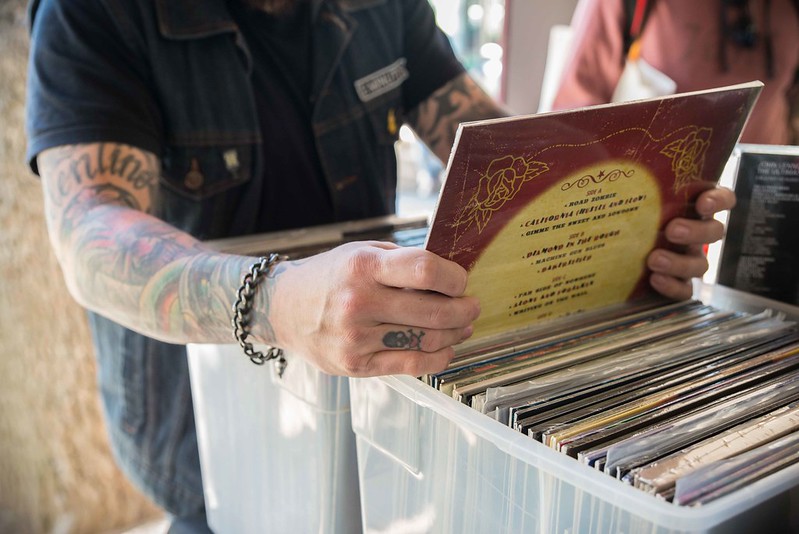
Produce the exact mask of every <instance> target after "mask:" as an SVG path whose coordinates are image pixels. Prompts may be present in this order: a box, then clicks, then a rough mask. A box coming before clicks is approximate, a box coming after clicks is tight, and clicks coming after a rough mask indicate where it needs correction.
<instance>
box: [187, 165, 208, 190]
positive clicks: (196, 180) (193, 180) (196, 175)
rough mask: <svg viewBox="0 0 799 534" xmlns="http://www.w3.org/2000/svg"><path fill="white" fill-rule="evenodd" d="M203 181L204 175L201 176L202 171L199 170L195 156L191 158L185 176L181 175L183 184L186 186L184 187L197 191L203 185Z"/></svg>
mask: <svg viewBox="0 0 799 534" xmlns="http://www.w3.org/2000/svg"><path fill="white" fill-rule="evenodd" d="M204 183H205V176H203V173H201V172H200V164H199V163H197V159H196V158H192V160H191V169H189V172H187V173H186V176H184V177H183V185H185V186H186V189H189V190H191V191H197V190H198V189H200V188H201V187H202V186H203V184H204Z"/></svg>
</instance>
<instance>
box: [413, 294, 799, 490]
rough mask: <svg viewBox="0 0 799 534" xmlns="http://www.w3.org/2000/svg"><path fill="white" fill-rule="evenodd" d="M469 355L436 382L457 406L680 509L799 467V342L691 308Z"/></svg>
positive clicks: (753, 321) (763, 321) (765, 324)
mask: <svg viewBox="0 0 799 534" xmlns="http://www.w3.org/2000/svg"><path fill="white" fill-rule="evenodd" d="M601 316H602V314H598V316H597V314H594V318H595V319H594V321H593V322H591V323H590V324H585V319H586V318H582V319H581V321H580V323H582V324H583V326H582V327H577V328H575V325H574V324H568V323H565V324H562V325H560V326H559V327H558V326H557V322H556V323H553V327H552V328H556V329H557V330H556V331H555V332H554V333H552V334H550V335H548V336H546V335H545V336H539V337H537V338H536V339H534V340H532V341H527V342H525V341H523V340H522V341H520V340H518V339H517V340H516V341H514V342H512V343H508V344H506V345H502V344H501V343H499V344H498V346H496V347H493V348H491V347H489V348H487V347H485V346H483V347H480V348H479V349H476V350H474V351H472V352H465V353H462V354H460V355H459V356H458V358H457V359H456V360H455V361H453V363H452V364H451V365H450V367H449V368H448V369H447V370H446V371H444V372H442V373H439V374H436V375H430V376H428V377H426V380H427V382H428V383H429V384H430V385H431V386H433V387H435V388H437V389H438V390H440V391H442V392H444V393H446V394H448V395H451V396H453V397H454V398H455V399H457V400H459V401H461V402H463V403H465V404H468V405H470V406H472V407H473V408H475V409H477V410H480V411H482V412H484V413H486V414H489V415H491V416H493V417H494V418H496V419H498V420H500V421H501V422H503V423H506V424H508V425H510V426H511V427H513V428H515V429H516V430H518V431H519V432H522V433H524V434H526V435H528V436H529V437H530V439H534V440H538V441H541V442H542V443H544V444H545V445H547V446H549V447H551V448H553V449H556V450H558V451H560V452H562V453H564V454H567V455H569V456H571V457H574V458H576V459H577V460H578V461H580V462H582V463H585V464H587V465H589V466H592V467H593V468H595V469H598V470H600V471H603V472H605V473H607V474H608V475H610V476H613V477H616V478H618V479H620V480H622V481H624V482H625V483H628V484H632V485H634V486H635V487H637V488H640V489H641V490H643V491H646V492H649V493H652V494H654V495H657V496H659V497H662V498H664V499H668V500H673V501H674V502H675V503H677V504H681V505H692V504H701V503H705V502H708V501H710V500H712V499H715V498H717V497H719V496H721V495H724V494H726V493H728V492H730V491H733V490H735V489H737V488H739V487H741V486H742V485H746V484H749V483H751V482H752V481H753V480H757V479H758V478H761V477H764V476H766V475H768V474H770V473H772V472H774V471H776V470H778V469H780V468H782V467H784V466H785V465H787V464H789V463H792V462H795V461H797V459H799V387H797V386H799V332H798V331H797V329H796V327H795V324H794V323H793V322H790V321H786V320H785V319H784V318H783V317H781V316H780V315H779V314H775V313H772V312H770V311H768V310H767V311H764V312H762V313H760V314H744V313H736V312H729V311H722V310H718V309H715V308H713V307H710V306H706V305H703V304H701V303H700V302H697V301H688V302H682V303H676V304H671V305H666V306H660V307H656V308H654V309H650V310H646V311H639V312H637V313H632V314H627V315H622V316H619V317H610V318H605V319H603V318H602V317H601Z"/></svg>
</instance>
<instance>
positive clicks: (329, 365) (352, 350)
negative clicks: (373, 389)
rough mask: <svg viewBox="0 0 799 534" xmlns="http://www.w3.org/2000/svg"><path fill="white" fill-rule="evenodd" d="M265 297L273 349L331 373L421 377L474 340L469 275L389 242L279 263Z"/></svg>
mask: <svg viewBox="0 0 799 534" xmlns="http://www.w3.org/2000/svg"><path fill="white" fill-rule="evenodd" d="M275 279H276V280H277V281H278V283H276V284H275V285H274V286H273V292H272V294H271V298H270V312H269V323H270V324H271V325H272V328H273V330H274V333H275V337H276V340H277V345H278V346H280V347H282V348H284V349H285V350H286V351H287V352H288V353H289V354H298V355H301V356H304V357H305V358H307V359H308V360H310V361H311V362H312V363H314V364H315V365H316V366H317V367H319V368H320V369H322V370H323V371H325V372H327V373H330V374H337V375H349V376H371V375H383V374H408V375H413V376H419V375H422V374H425V373H429V372H435V371H440V370H442V369H444V368H445V367H446V365H447V364H448V363H449V361H450V360H451V359H452V357H453V355H454V349H453V348H452V346H453V345H455V344H457V343H460V342H461V341H463V340H464V339H466V338H468V337H469V336H470V335H471V334H472V326H471V323H472V321H474V320H475V319H476V318H477V316H478V315H479V313H480V308H479V304H478V302H477V299H475V298H473V297H464V296H462V295H463V291H464V289H465V288H466V272H465V271H464V270H463V269H462V268H461V267H460V266H459V265H457V264H455V263H453V262H450V261H448V260H445V259H442V258H440V257H439V256H436V255H435V254H432V253H430V252H427V251H424V250H419V249H413V248H400V247H397V246H396V245H393V244H390V243H381V242H363V243H350V244H347V245H342V246H340V247H338V248H336V249H333V250H331V251H329V252H326V253H323V254H320V255H317V256H313V257H311V258H307V259H305V260H302V261H299V262H290V263H282V264H279V265H278V268H277V270H276V272H275Z"/></svg>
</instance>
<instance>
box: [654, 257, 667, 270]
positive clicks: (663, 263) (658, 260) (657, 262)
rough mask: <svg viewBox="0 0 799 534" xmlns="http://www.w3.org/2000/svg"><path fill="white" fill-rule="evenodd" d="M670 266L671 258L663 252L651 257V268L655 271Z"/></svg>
mask: <svg viewBox="0 0 799 534" xmlns="http://www.w3.org/2000/svg"><path fill="white" fill-rule="evenodd" d="M669 267H671V259H669V257H668V256H666V255H665V254H658V255H657V256H655V257H654V258H653V259H652V268H653V269H654V270H657V271H665V270H667V269H668V268H669Z"/></svg>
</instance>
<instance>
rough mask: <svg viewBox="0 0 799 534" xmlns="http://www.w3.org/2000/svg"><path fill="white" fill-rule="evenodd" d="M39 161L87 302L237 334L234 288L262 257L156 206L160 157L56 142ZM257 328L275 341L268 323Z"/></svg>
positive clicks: (66, 255)
mask: <svg viewBox="0 0 799 534" xmlns="http://www.w3.org/2000/svg"><path fill="white" fill-rule="evenodd" d="M38 162H39V167H40V172H41V175H42V181H43V185H44V188H45V191H46V193H45V204H46V211H47V215H48V225H49V229H50V236H51V240H52V241H53V245H54V248H55V249H56V252H57V254H58V257H59V261H60V263H61V266H62V269H63V271H64V275H65V279H66V280H67V283H68V285H69V287H70V290H71V291H72V293H73V295H74V296H75V298H76V299H77V300H78V301H79V302H80V303H81V304H83V305H84V306H86V307H87V308H90V309H92V310H94V311H97V312H99V313H102V314H104V315H106V316H107V317H109V318H111V319H113V320H115V321H117V322H119V323H120V324H123V325H125V326H128V327H129V328H132V329H134V330H137V331H139V332H142V333H144V334H146V335H149V336H151V337H155V338H158V339H162V340H165V341H171V342H176V343H186V342H191V341H194V342H222V341H230V335H231V334H230V332H231V330H230V309H231V306H232V304H233V300H234V297H235V291H236V288H237V287H238V285H239V280H240V279H241V275H242V274H243V273H244V272H245V271H246V269H247V267H248V266H249V264H250V263H252V261H253V259H252V258H247V257H245V256H233V255H225V254H219V253H215V252H213V251H210V250H209V249H207V248H206V247H204V246H203V245H202V244H201V243H200V242H199V241H197V240H196V239H194V238H193V237H192V236H190V235H188V234H186V233H184V232H182V231H180V230H178V229H176V228H174V227H173V226H170V225H168V224H167V223H165V222H163V221H161V220H159V219H157V218H155V217H153V216H152V215H150V214H149V213H147V211H149V210H150V209H151V207H152V206H154V202H153V199H154V195H155V194H156V193H157V184H158V181H157V178H158V173H159V162H158V160H157V158H155V156H153V155H152V154H149V153H147V152H144V151H142V150H139V149H136V148H133V147H128V146H124V145H113V144H90V145H79V146H68V147H61V148H58V149H53V150H48V151H46V152H44V153H43V154H42V155H41V156H40V157H39V159H38ZM270 282H272V283H273V282H274V280H271V281H270ZM263 294H264V295H267V294H268V291H263ZM264 308H265V309H267V310H268V307H267V306H264ZM260 320H263V317H261V318H260ZM254 326H255V325H254ZM253 331H254V336H255V337H254V339H257V340H258V341H263V342H269V341H271V339H270V338H268V337H263V334H262V333H263V332H266V333H271V328H269V326H268V324H267V325H266V326H265V327H263V328H261V327H259V328H255V327H254V328H253Z"/></svg>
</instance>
